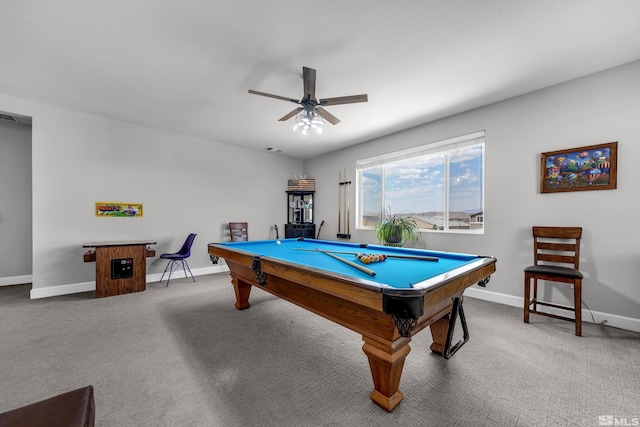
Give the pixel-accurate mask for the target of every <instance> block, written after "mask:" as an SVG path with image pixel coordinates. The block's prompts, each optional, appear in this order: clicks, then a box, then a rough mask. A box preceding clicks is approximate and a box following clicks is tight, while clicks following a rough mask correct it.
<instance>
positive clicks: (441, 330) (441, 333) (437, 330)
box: [430, 314, 450, 355]
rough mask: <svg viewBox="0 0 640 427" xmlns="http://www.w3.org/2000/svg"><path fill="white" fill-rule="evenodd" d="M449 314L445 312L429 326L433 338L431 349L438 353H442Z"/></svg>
mask: <svg viewBox="0 0 640 427" xmlns="http://www.w3.org/2000/svg"><path fill="white" fill-rule="evenodd" d="M449 316H450V315H449V314H445V315H444V316H442V317H441V318H440V319H438V320H436V321H435V322H434V323H432V324H431V326H430V329H431V338H433V343H432V344H431V351H432V352H434V353H436V354H439V355H442V353H443V352H444V344H445V341H446V340H447V331H448V330H449V319H450V317H449Z"/></svg>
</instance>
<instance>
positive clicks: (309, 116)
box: [292, 109, 325, 135]
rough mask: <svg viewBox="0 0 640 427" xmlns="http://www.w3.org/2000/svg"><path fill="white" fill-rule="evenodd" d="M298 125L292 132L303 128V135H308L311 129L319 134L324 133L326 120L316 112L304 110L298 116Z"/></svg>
mask: <svg viewBox="0 0 640 427" xmlns="http://www.w3.org/2000/svg"><path fill="white" fill-rule="evenodd" d="M295 120H296V124H295V125H294V126H293V129H292V131H293V132H295V131H296V129H298V128H299V127H300V128H302V131H301V132H300V134H301V135H306V134H307V133H308V131H309V129H311V128H313V129H315V131H316V132H317V133H318V134H321V133H323V132H324V129H322V126H324V124H325V123H324V119H323V118H322V117H321V116H320V115H319V114H318V113H317V112H316V111H315V110H306V109H305V110H302V111H300V112H299V113H298V114H296V118H295Z"/></svg>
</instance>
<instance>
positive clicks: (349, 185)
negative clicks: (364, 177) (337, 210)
mask: <svg viewBox="0 0 640 427" xmlns="http://www.w3.org/2000/svg"><path fill="white" fill-rule="evenodd" d="M344 185H346V186H347V189H346V193H347V234H351V206H350V202H351V181H349V169H347V178H346V179H345V184H344Z"/></svg>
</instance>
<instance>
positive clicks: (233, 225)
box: [229, 222, 249, 242]
mask: <svg viewBox="0 0 640 427" xmlns="http://www.w3.org/2000/svg"><path fill="white" fill-rule="evenodd" d="M248 230H249V226H248V223H246V222H230V223H229V234H230V235H231V241H232V242H246V241H247V240H249V231H248Z"/></svg>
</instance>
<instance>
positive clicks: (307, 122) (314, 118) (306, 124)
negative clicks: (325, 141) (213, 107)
mask: <svg viewBox="0 0 640 427" xmlns="http://www.w3.org/2000/svg"><path fill="white" fill-rule="evenodd" d="M302 80H303V88H304V94H303V97H302V99H300V100H297V99H293V98H287V97H285V96H279V95H272V94H270V93H264V92H258V91H256V90H251V89H250V90H249V93H252V94H254V95H261V96H267V97H269V98H275V99H281V100H283V101H289V102H293V103H294V104H298V105H300V106H299V107H298V108H296V109H294V110H293V111H291V112H290V113H288V114H286V115H284V116H283V117H282V118H280V120H279V121H281V122H284V121H286V120H289V119H290V118H292V117H294V116H296V122H297V123H296V126H294V128H293V130H294V131H295V130H296V128H298V127H302V133H303V134H304V133H306V130H307V129H309V128H310V127H316V128H317V129H319V130H320V131H321V130H322V129H321V128H320V127H318V124H321V123H322V120H321V119H318V116H319V117H320V118H322V119H324V120H326V121H328V122H329V123H331V124H332V125H337V124H338V123H340V119H338V118H337V117H336V116H334V115H333V114H331V113H329V112H328V111H327V110H325V109H324V108H322V107H324V106H326V105H340V104H353V103H356V102H367V101H368V99H367V94H362V95H351V96H338V97H335V98H324V99H317V98H316V70H314V69H313V68H307V67H302ZM314 124H315V126H314Z"/></svg>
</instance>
